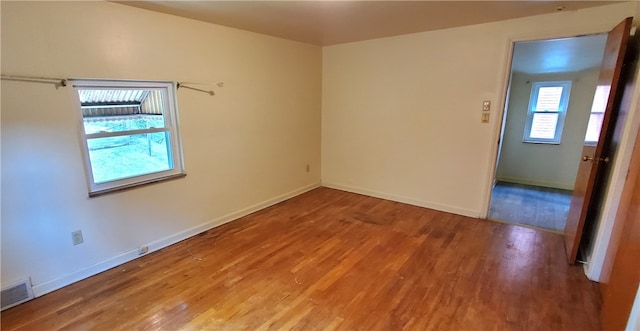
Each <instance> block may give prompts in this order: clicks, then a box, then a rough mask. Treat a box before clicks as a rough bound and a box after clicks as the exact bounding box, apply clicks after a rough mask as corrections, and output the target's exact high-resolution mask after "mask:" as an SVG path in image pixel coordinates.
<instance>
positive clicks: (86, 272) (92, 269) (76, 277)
mask: <svg viewBox="0 0 640 331" xmlns="http://www.w3.org/2000/svg"><path fill="white" fill-rule="evenodd" d="M317 187H320V184H319V183H314V184H311V185H307V186H304V187H301V188H299V189H296V190H293V191H290V192H287V193H284V194H281V195H279V196H277V197H274V198H272V199H268V200H266V201H263V202H260V203H257V204H254V205H252V206H249V207H247V208H244V209H242V210H239V211H236V212H233V213H230V214H227V215H224V216H221V217H219V218H216V219H213V220H211V221H209V222H206V223H203V224H200V225H198V226H195V227H192V228H190V229H187V230H184V231H181V232H178V233H176V234H173V235H170V236H168V237H165V238H162V239H160V240H156V241H154V242H151V243H149V244H148V245H147V246H149V253H151V252H154V251H157V250H159V249H162V248H165V247H167V246H170V245H173V244H175V243H177V242H179V241H182V240H185V239H187V238H190V237H193V236H195V235H197V234H199V233H202V232H204V231H207V230H210V229H213V228H215V227H217V226H220V225H222V224H225V223H229V222H231V221H234V220H237V219H239V218H241V217H244V216H247V215H249V214H251V213H254V212H256V211H258V210H261V209H264V208H267V207H270V206H273V205H275V204H277V203H280V202H282V201H285V200H287V199H290V198H293V197H295V196H298V195H300V194H303V193H305V192H308V191H311V190H313V189H315V188H317ZM149 253H147V254H149ZM147 254H145V255H147ZM140 256H141V255H138V247H135V248H132V249H130V250H127V251H125V252H123V253H121V254H119V255H117V256H114V257H112V258H109V259H107V260H104V261H101V262H98V263H96V264H94V265H91V266H89V267H86V268H83V269H80V270H77V271H74V272H72V273H70V274H68V275H65V276H62V277H59V278H56V279H53V280H50V281H47V282H44V283H41V284H37V285H34V286H33V294H34V296H35V297H39V296H41V295H45V294H47V293H49V292H53V291H55V290H57V289H60V288H62V287H65V286H67V285H70V284H72V283H75V282H77V281H80V280H83V279H85V278H88V277H91V276H94V275H96V274H99V273H101V272H103V271H106V270H109V269H111V268H114V267H117V266H119V265H121V264H124V263H126V262H129V261H132V260H134V259H136V258H138V257H140Z"/></svg>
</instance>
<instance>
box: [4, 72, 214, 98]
mask: <svg viewBox="0 0 640 331" xmlns="http://www.w3.org/2000/svg"><path fill="white" fill-rule="evenodd" d="M0 78H2V79H4V80H16V81H25V82H37V83H51V84H55V85H56V88H57V87H59V86H67V83H68V80H69V79H68V78H54V77H37V76H21V75H0ZM188 85H216V86H218V87H223V86H224V83H223V82H217V83H198V82H176V87H177V88H181V87H182V88H186V89H190V90H194V91H198V92H204V93H207V94H209V95H212V96H213V95H215V94H216V93H215V92H214V91H212V90H203V89H199V88H196V87H192V86H188Z"/></svg>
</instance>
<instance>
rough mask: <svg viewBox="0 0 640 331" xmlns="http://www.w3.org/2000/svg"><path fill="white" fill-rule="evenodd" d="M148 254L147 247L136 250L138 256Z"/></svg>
mask: <svg viewBox="0 0 640 331" xmlns="http://www.w3.org/2000/svg"><path fill="white" fill-rule="evenodd" d="M147 253H149V246H140V248H138V255H144V254H147Z"/></svg>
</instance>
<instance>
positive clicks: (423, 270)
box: [0, 188, 600, 331]
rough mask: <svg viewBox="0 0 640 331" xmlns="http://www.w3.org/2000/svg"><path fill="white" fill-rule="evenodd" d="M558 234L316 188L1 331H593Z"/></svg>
mask: <svg viewBox="0 0 640 331" xmlns="http://www.w3.org/2000/svg"><path fill="white" fill-rule="evenodd" d="M599 305H600V302H599V293H598V288H597V284H595V283H592V282H590V281H588V280H587V279H586V278H585V276H584V275H583V271H582V268H581V267H577V266H569V265H567V264H566V262H565V257H564V247H563V243H562V237H561V236H560V235H557V234H554V233H549V232H544V231H538V230H535V229H530V228H524V227H519V226H515V225H509V224H501V223H496V222H490V221H484V220H478V219H472V218H467V217H463V216H456V215H452V214H448V213H443V212H437V211H433V210H429V209H424V208H419V207H415V206H409V205H405V204H401V203H396V202H391V201H387V200H381V199H376V198H371V197H366V196H362V195H357V194H352V193H346V192H342V191H337V190H332V189H328V188H319V189H316V190H313V191H311V192H308V193H305V194H303V195H301V196H298V197H295V198H293V199H290V200H288V201H285V202H283V203H280V204H278V205H275V206H273V207H271V208H268V209H265V210H262V211H260V212H257V213H254V214H252V215H249V216H247V217H244V218H242V219H240V220H237V221H235V222H232V223H229V224H226V225H223V226H220V227H218V228H216V229H212V230H210V231H208V232H205V233H203V234H201V235H198V236H195V237H193V238H190V239H188V240H185V241H182V242H180V243H177V244H175V245H172V246H170V247H167V248H165V249H163V250H160V251H158V252H155V253H152V254H149V255H147V256H144V257H142V258H139V259H137V260H135V261H132V262H129V263H126V264H124V265H122V266H119V267H117V268H114V269H111V270H108V271H106V272H103V273H101V274H99V275H97V276H94V277H91V278H89V279H86V280H83V281H81V282H78V283H75V284H72V285H70V286H67V287H65V288H63V289H60V290H58V291H55V292H53V293H50V294H47V295H45V296H42V297H40V298H37V299H35V300H32V301H30V302H28V303H25V304H22V305H20V306H17V307H14V308H11V309H9V310H7V311H4V312H2V313H1V316H0V317H1V323H2V325H1V326H2V330H56V329H63V330H401V329H404V330H585V331H586V330H598V329H599V328H600V325H599V320H598V316H599V315H598V309H599Z"/></svg>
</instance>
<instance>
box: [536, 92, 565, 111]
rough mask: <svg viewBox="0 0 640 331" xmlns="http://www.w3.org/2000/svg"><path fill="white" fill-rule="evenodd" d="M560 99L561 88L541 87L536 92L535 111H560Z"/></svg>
mask: <svg viewBox="0 0 640 331" xmlns="http://www.w3.org/2000/svg"><path fill="white" fill-rule="evenodd" d="M561 97H562V86H550V87H541V88H540V89H539V90H538V100H537V101H536V108H535V110H536V111H554V112H557V111H560V99H561Z"/></svg>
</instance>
